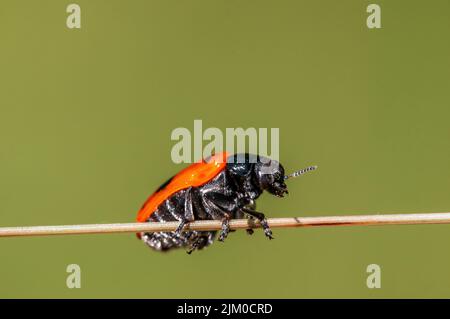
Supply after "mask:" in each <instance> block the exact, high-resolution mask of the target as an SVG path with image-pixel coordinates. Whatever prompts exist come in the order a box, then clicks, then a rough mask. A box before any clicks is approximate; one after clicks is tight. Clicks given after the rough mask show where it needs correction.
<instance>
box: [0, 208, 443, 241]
mask: <svg viewBox="0 0 450 319" xmlns="http://www.w3.org/2000/svg"><path fill="white" fill-rule="evenodd" d="M268 223H269V226H270V227H271V228H278V227H311V226H370V225H408V224H409V225H411V224H450V213H426V214H395V215H353V216H352V215H349V216H324V217H287V218H270V219H268ZM178 225H179V223H178V222H165V223H123V224H88V225H64V226H29V227H0V237H13V236H47V235H74V234H108V233H136V232H159V231H163V232H167V231H173V230H175V229H176V228H177V226H178ZM221 227H222V222H221V221H217V220H201V221H195V222H192V223H189V224H186V226H185V227H184V230H204V231H205V230H220V229H221ZM230 227H231V229H248V228H259V227H261V225H260V224H259V222H250V221H249V220H247V219H235V220H231V221H230Z"/></svg>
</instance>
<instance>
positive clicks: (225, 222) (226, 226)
mask: <svg viewBox="0 0 450 319" xmlns="http://www.w3.org/2000/svg"><path fill="white" fill-rule="evenodd" d="M229 232H230V218H229V217H225V218H224V219H222V230H221V231H220V235H219V241H224V240H225V238H227V237H228V233H229Z"/></svg>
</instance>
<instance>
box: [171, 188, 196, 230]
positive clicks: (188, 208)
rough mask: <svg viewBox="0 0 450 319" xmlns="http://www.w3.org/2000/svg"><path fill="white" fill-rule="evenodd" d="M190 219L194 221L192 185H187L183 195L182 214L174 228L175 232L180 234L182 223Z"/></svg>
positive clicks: (184, 223)
mask: <svg viewBox="0 0 450 319" xmlns="http://www.w3.org/2000/svg"><path fill="white" fill-rule="evenodd" d="M192 221H194V207H193V203H192V187H189V188H188V189H187V190H186V193H185V195H184V215H183V216H182V219H181V221H180V224H179V225H178V227H177V229H176V230H175V234H177V235H181V232H182V231H183V228H184V225H186V224H187V223H188V222H192Z"/></svg>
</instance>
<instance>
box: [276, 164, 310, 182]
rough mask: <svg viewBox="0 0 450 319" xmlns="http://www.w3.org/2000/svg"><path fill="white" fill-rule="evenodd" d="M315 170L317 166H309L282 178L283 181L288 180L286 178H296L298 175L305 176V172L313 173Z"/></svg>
mask: <svg viewBox="0 0 450 319" xmlns="http://www.w3.org/2000/svg"><path fill="white" fill-rule="evenodd" d="M316 169H317V165H314V166H309V167H306V168H303V169H301V170H299V171H296V172H294V173H291V174H289V175H286V176H285V177H284V179H288V178H291V177H297V176H300V175H303V174H305V173H306V172H309V171H314V170H316Z"/></svg>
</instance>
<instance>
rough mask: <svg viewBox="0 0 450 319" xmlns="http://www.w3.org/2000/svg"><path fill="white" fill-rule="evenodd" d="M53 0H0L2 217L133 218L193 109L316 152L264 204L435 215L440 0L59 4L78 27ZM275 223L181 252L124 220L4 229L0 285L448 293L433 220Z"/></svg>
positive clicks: (295, 210)
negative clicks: (371, 273)
mask: <svg viewBox="0 0 450 319" xmlns="http://www.w3.org/2000/svg"><path fill="white" fill-rule="evenodd" d="M372 2H375V3H377V4H379V5H380V6H381V8H382V29H379V30H369V29H368V28H367V27H366V17H367V16H368V14H367V13H366V7H367V5H368V4H369V3H372ZM69 3H71V2H68V1H57V0H40V1H31V0H28V1H24V0H20V1H18V0H3V1H2V2H1V4H0V224H1V226H17V225H47V224H48V225H52V224H53V225H55V224H79V223H113V222H130V221H134V218H135V214H136V211H137V209H138V208H139V207H140V205H141V204H142V202H143V201H144V200H145V199H146V197H147V196H148V195H149V194H150V193H151V192H152V191H153V190H154V189H155V188H156V187H157V186H158V185H159V184H160V183H161V182H163V181H164V180H165V179H166V178H167V177H169V176H171V175H172V174H173V173H175V172H176V171H178V170H179V169H181V168H182V167H184V165H176V164H174V163H173V162H172V161H171V159H170V150H171V148H172V146H173V144H174V143H173V142H172V141H171V140H170V133H171V131H172V130H173V129H174V128H176V127H187V128H189V129H192V127H193V120H194V119H202V120H203V126H204V127H213V126H214V127H219V128H221V129H225V128H226V127H244V128H246V127H256V128H258V127H268V128H270V127H279V128H280V139H281V140H280V151H281V154H280V159H281V161H282V163H283V164H284V166H285V167H287V169H288V170H294V169H298V168H301V167H303V166H305V165H309V164H313V163H315V164H318V165H319V167H320V168H319V170H318V171H317V172H316V173H314V174H310V175H308V176H306V177H304V178H301V179H297V180H295V181H291V182H290V183H289V187H290V196H289V197H288V198H285V199H279V198H275V197H272V196H268V195H265V196H263V197H262V198H261V199H260V200H259V201H258V206H259V209H260V210H262V211H264V212H266V214H267V215H268V216H271V217H284V216H321V215H339V214H365V213H406V212H411V213H412V212H440V211H448V210H449V209H450V196H449V190H450V165H449V163H450V147H449V138H450V129H449V127H450V126H449V118H450V84H449V83H450V82H449V75H450V41H449V30H450V19H449V18H448V14H449V12H450V2H449V1H447V0H436V1H430V2H427V1H411V0H408V1H406V0H403V1H399V0H397V1H381V0H377V1H359V0H358V1H357V0H352V1H349V0H347V1H332V0H328V1H313V0H309V1H298V0H295V1H294V0H293V1H286V0H283V1H274V0H270V1H268V0H264V1H263V0H258V1H256V0H245V1H241V0H239V1H238V0H232V1H230V0H213V1H211V0H195V1H194V0H189V1H175V0H158V1H156V0H152V1H147V0H139V1H138V0H132V1H116V0H114V1H113V0H108V1H106V0H96V1H87V0H77V1H76V3H78V4H79V5H80V6H81V10H82V28H81V30H69V29H68V28H67V27H66V24H65V20H66V17H67V13H66V6H67V5H68V4H69ZM275 236H276V240H274V241H270V242H269V241H268V240H266V239H265V238H264V236H263V235H262V234H261V232H260V231H258V232H257V233H255V235H254V236H253V237H248V236H247V235H246V234H245V232H242V231H239V232H236V233H234V234H232V235H230V237H229V238H228V240H227V241H226V243H224V244H222V243H215V244H214V245H213V246H212V247H210V248H208V249H207V250H204V251H201V252H198V253H195V254H193V255H191V256H188V255H187V254H186V253H185V252H184V251H175V252H172V253H169V254H161V253H157V252H153V251H150V250H149V249H148V248H146V247H145V246H144V245H143V244H141V243H140V242H138V241H137V240H136V238H135V236H134V235H133V234H114V235H92V236H91V235H89V236H87V235H85V236H64V237H35V238H3V239H0V256H1V257H0V258H1V260H0V297H3V298H5V297H9V298H16V297H38V298H41V297H43V298H47V297H62V298H80V297H84V298H93V297H112V298H119V297H125V298H155V297H158V298H170V297H176V298H197V297H208V298H226V297H263V298H266V297H270V298H272V297H274V298H304V297H312V298H315V297H325V298H329V297H343V298H346V297H363V298H382V297H388V298H391V297H394V298H397V297H450V271H449V269H450V248H449V246H450V226H449V225H422V226H384V227H341V228H307V229H283V230H282V229H276V230H275ZM72 263H76V264H79V265H80V266H81V269H82V288H81V289H68V288H67V287H66V277H67V275H68V274H67V273H66V266H67V265H68V264H72ZM372 263H376V264H378V265H380V266H381V269H382V288H381V289H368V288H367V286H366V277H367V273H366V267H367V265H369V264H372Z"/></svg>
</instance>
